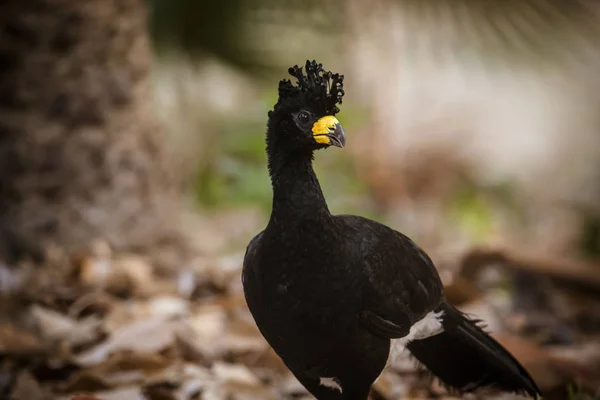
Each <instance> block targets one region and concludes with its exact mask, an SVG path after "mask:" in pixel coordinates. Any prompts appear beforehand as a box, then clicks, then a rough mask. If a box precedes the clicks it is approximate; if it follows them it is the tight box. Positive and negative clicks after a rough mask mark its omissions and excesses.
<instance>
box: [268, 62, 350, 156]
mask: <svg viewBox="0 0 600 400" xmlns="http://www.w3.org/2000/svg"><path fill="white" fill-rule="evenodd" d="M288 72H289V74H290V75H291V76H293V77H294V78H296V82H295V83H292V82H291V81H290V80H289V79H284V80H282V81H281V82H279V99H278V101H277V104H275V107H274V108H273V111H270V112H269V134H268V136H267V141H268V142H276V143H277V145H278V146H279V147H284V146H285V147H287V148H291V149H299V150H302V149H307V150H317V149H321V148H326V147H329V146H335V147H344V145H345V144H346V136H345V134H344V129H343V128H342V126H341V125H340V123H339V121H338V120H337V118H336V117H335V114H337V113H338V112H339V111H340V110H339V108H338V107H337V104H342V96H344V88H343V81H344V76H343V75H340V74H333V73H331V72H329V71H325V70H324V69H323V65H322V64H317V63H316V62H315V61H306V65H305V71H303V69H302V67H299V66H297V65H296V66H294V67H291V68H290V69H289V70H288ZM304 72H306V73H304Z"/></svg>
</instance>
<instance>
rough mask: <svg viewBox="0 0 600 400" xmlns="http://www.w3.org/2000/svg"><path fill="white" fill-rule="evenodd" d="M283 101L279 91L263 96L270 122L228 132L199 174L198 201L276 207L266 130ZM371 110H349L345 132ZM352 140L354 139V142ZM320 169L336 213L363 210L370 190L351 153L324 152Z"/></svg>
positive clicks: (236, 126) (235, 124) (266, 208)
mask: <svg viewBox="0 0 600 400" xmlns="http://www.w3.org/2000/svg"><path fill="white" fill-rule="evenodd" d="M276 101H277V92H276V91H275V90H268V91H265V93H264V94H263V96H262V101H261V102H262V103H263V105H264V118H259V120H258V121H239V122H233V123H230V124H229V125H227V126H225V127H224V128H223V132H222V133H221V134H220V135H219V139H220V140H219V143H218V145H217V146H215V149H214V151H213V152H212V153H213V154H212V159H211V160H210V161H209V162H208V163H207V164H208V165H207V166H206V167H204V168H203V169H202V170H201V171H199V173H198V177H197V180H196V186H195V189H196V198H197V199H198V201H199V203H200V205H201V206H203V207H206V208H218V207H237V206H246V205H252V206H258V207H260V208H261V209H262V210H263V211H264V212H265V213H268V212H269V211H270V208H271V183H270V181H269V176H268V173H267V168H266V165H267V158H266V154H265V129H266V115H267V110H268V109H269V108H270V107H271V105H272V104H273V103H275V102H276ZM367 118H368V116H367V114H366V112H364V111H363V110H360V109H356V108H353V107H346V106H345V111H343V112H341V113H340V114H339V119H340V120H341V121H342V123H343V124H344V127H345V129H346V130H347V131H348V132H351V131H352V130H353V128H354V127H356V126H358V125H359V124H361V123H364V121H366V120H367ZM350 140H351V139H350ZM315 170H316V172H317V174H318V176H319V179H320V181H321V183H322V185H323V190H324V192H325V194H326V196H327V198H328V200H329V204H330V207H331V209H332V210H334V211H335V212H337V213H349V212H358V211H360V213H361V214H364V211H365V210H364V208H363V207H361V206H359V204H363V203H364V202H362V201H361V199H364V197H365V193H366V188H365V185H364V183H363V182H361V181H360V180H359V179H358V178H357V176H356V174H355V169H354V166H353V162H352V158H351V157H350V155H349V154H347V153H346V152H345V151H343V150H342V151H340V150H338V149H333V150H329V151H328V152H327V154H325V153H324V152H318V153H317V155H316V162H315Z"/></svg>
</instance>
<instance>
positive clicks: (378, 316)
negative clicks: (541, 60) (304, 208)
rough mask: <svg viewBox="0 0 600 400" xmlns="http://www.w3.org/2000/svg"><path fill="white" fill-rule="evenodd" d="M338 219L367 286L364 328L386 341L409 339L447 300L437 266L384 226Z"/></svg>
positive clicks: (362, 317) (350, 218)
mask: <svg viewBox="0 0 600 400" xmlns="http://www.w3.org/2000/svg"><path fill="white" fill-rule="evenodd" d="M338 218H339V221H340V222H342V223H343V225H344V228H343V231H344V232H346V233H347V234H348V235H349V236H350V237H349V239H350V240H348V243H352V249H351V251H352V252H353V259H357V260H359V262H360V268H362V270H363V273H364V275H365V278H366V279H365V281H366V282H367V283H366V284H365V285H366V286H365V288H364V299H363V311H362V313H361V315H360V320H361V322H362V324H363V326H365V327H366V328H367V329H368V330H369V331H370V332H371V333H372V334H374V335H376V336H379V337H383V338H390V339H395V338H401V337H404V336H406V335H407V334H408V333H409V331H410V327H411V326H412V325H413V324H414V323H415V322H416V321H419V320H420V319H422V318H423V317H424V316H425V315H426V314H427V313H429V312H431V311H433V310H435V309H436V308H437V307H438V306H439V305H440V303H441V301H442V300H443V286H442V282H441V280H440V277H439V274H438V272H437V270H436V268H435V266H434V264H433V262H432V261H431V259H430V258H429V257H428V256H427V254H426V253H425V252H424V251H423V250H421V249H420V248H419V247H418V246H417V245H416V244H415V243H414V242H413V241H412V240H411V239H410V238H408V237H407V236H405V235H403V234H401V233H400V232H397V231H395V230H393V229H391V228H389V227H387V226H385V225H383V224H380V223H378V222H375V221H372V220H369V219H366V218H362V217H357V216H351V215H341V216H338Z"/></svg>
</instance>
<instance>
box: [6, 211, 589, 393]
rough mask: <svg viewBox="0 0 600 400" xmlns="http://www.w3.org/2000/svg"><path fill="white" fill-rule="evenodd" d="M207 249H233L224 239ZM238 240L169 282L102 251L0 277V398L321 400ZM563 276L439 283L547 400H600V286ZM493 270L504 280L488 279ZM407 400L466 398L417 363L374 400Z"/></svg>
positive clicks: (580, 266)
mask: <svg viewBox="0 0 600 400" xmlns="http://www.w3.org/2000/svg"><path fill="white" fill-rule="evenodd" d="M227 218H235V219H236V221H238V222H239V221H242V220H244V219H243V218H241V216H240V214H239V213H238V214H236V215H235V216H229V217H228V216H222V217H221V219H220V220H219V221H220V222H219V223H224V224H228V223H229V222H228V220H227ZM215 221H216V220H215V219H213V220H212V222H213V223H215ZM246 221H247V223H246V224H245V225H244V224H243V223H241V225H240V226H243V227H242V228H241V229H242V233H238V235H240V236H242V237H244V238H245V237H246V236H248V237H249V235H250V232H252V231H254V230H255V229H256V230H257V229H258V228H259V225H260V223H261V222H260V219H257V218H255V217H253V216H251V215H249V216H247V218H246ZM209 225H210V224H209ZM217 225H218V223H217ZM212 226H213V228H214V229H215V232H219V228H218V227H216V228H215V224H213V225H212ZM200 236H202V237H203V238H204V239H203V240H206V241H209V240H213V241H219V240H222V243H221V244H220V246H221V247H222V248H226V247H227V246H228V244H227V243H228V239H227V238H221V239H219V237H218V234H215V233H214V232H205V233H204V234H203V235H200ZM236 240H237V242H236V243H237V244H236V245H232V248H235V249H236V250H231V249H230V250H228V251H227V252H225V253H226V254H227V255H226V256H222V255H211V256H206V257H204V258H202V259H200V260H198V261H197V262H195V263H194V265H191V266H189V267H185V268H182V269H181V270H180V271H178V272H177V273H175V274H171V275H168V276H167V275H159V274H158V273H157V272H156V271H155V269H154V268H153V267H152V265H150V263H148V262H147V261H146V260H144V259H143V258H141V257H139V256H137V255H134V254H114V253H113V252H112V251H111V250H110V248H109V247H108V245H106V244H105V243H102V242H98V243H95V244H94V245H93V246H91V250H90V251H89V253H88V254H79V255H69V256H65V255H61V254H60V252H56V254H50V257H49V258H48V259H47V261H46V265H44V266H33V265H27V264H24V265H22V266H20V267H19V268H18V269H15V268H9V267H6V266H4V267H2V266H0V283H1V286H0V293H1V296H2V299H1V302H0V304H1V306H0V311H1V313H0V315H2V316H3V317H2V318H1V319H0V398H2V399H4V398H9V399H15V400H46V399H78V400H91V399H102V400H130V399H150V400H192V399H203V400H221V399H223V400H225V399H231V400H258V399H261V400H263V399H264V400H269V399H273V400H275V399H286V400H287V399H290V400H291V399H310V398H311V397H310V396H309V395H308V393H307V392H306V391H305V390H304V388H303V387H302V386H301V385H300V384H299V383H298V382H297V381H296V379H295V378H294V377H293V376H292V375H291V374H290V373H289V371H288V370H287V369H286V368H285V366H284V365H283V364H282V362H281V361H280V359H279V358H278V357H277V356H276V355H275V354H274V353H273V351H272V350H271V349H270V348H269V346H268V345H267V343H266V342H265V341H264V339H263V338H262V336H261V335H260V333H259V332H258V330H257V328H256V326H255V324H254V322H253V320H252V317H251V315H250V314H249V312H248V310H247V307H246V304H245V301H244V297H243V293H242V287H241V282H240V272H241V262H242V258H243V246H241V245H240V244H241V243H242V242H243V241H241V238H237V239H236ZM234 242H235V240H234ZM434 258H435V257H434ZM556 263H559V264H560V262H559V261H556V260H552V261H547V260H543V258H540V257H536V256H527V255H522V254H513V253H511V252H508V251H507V250H493V251H491V250H489V249H471V250H469V251H468V252H467V253H465V254H462V255H459V256H458V257H456V259H454V260H448V261H446V262H440V265H442V267H441V268H440V269H441V272H442V277H443V278H444V281H445V285H446V288H447V295H448V298H449V299H450V301H452V302H453V303H455V304H457V305H458V306H459V307H460V308H461V309H462V310H464V311H466V312H469V313H472V314H476V315H477V316H478V317H479V318H481V319H483V320H484V321H485V323H486V324H487V325H488V329H489V330H490V331H491V332H492V333H493V334H494V336H495V337H496V338H497V339H498V340H499V341H500V342H501V343H503V344H504V345H505V346H506V347H507V348H508V349H509V350H510V351H512V352H513V354H514V355H515V356H516V358H517V359H519V360H520V361H521V362H522V363H523V364H524V365H525V367H526V368H527V369H528V370H529V371H530V372H531V374H532V375H533V377H534V378H535V379H536V381H537V382H538V384H539V386H540V388H541V389H542V391H543V392H544V395H545V398H547V399H580V400H591V399H596V398H600V397H599V396H600V390H599V388H600V323H599V321H600V318H598V314H600V302H599V301H598V300H597V298H598V297H600V296H597V294H598V292H599V289H598V288H599V287H600V285H598V279H597V278H595V276H596V274H594V273H593V270H590V269H589V268H591V267H590V266H589V265H587V264H585V263H576V262H573V261H565V262H564V263H565V264H561V265H558V266H557V265H556ZM490 264H495V265H496V266H497V267H496V268H495V269H494V268H492V269H490V268H483V267H486V266H488V265H490ZM481 269H485V270H486V271H487V272H484V273H481V274H480V273H478V272H479V270H481ZM596 270H597V269H596ZM449 271H450V272H451V273H450V272H449ZM565 271H566V272H565ZM590 271H592V272H591V273H590ZM507 281H510V282H513V283H512V284H511V285H507V284H506V282H507ZM515 282H516V283H515ZM518 282H521V283H520V285H521V286H523V285H525V287H526V288H527V289H526V290H525V291H524V292H525V294H524V295H523V294H522V295H519V294H518V293H517V292H518V288H519V283H518ZM528 282H529V283H528ZM531 282H535V283H534V284H531ZM542 282H543V284H542ZM550 284H552V285H553V286H552V289H551V290H552V291H553V292H552V293H553V298H558V297H560V298H561V300H560V304H561V305H562V307H558V309H560V310H559V311H557V309H556V308H551V307H546V306H547V304H546V305H540V304H538V303H539V302H537V303H536V302H535V301H529V300H528V299H531V296H530V295H531V294H532V293H536V290H537V289H536V288H537V287H540V288H541V289H540V290H542V291H545V290H548V287H549V286H547V285H550ZM596 285H598V286H596ZM507 287H509V288H510V289H507ZM586 291H590V293H592V292H594V291H595V295H587V294H586V293H588V292H586ZM594 297H596V299H595V300H594ZM569 299H570V300H569ZM569 301H570V302H569ZM572 304H578V305H579V306H574V305H572ZM565 305H568V306H567V307H565ZM516 310H520V311H516ZM523 310H526V311H523ZM549 310H550V311H549ZM594 394H595V396H596V397H594ZM399 398H406V399H428V398H437V399H450V398H456V397H453V396H452V395H451V394H449V393H448V392H447V391H446V390H445V389H444V388H443V387H442V386H441V385H439V384H438V383H437V382H436V381H435V380H432V379H430V377H429V375H428V374H427V373H426V372H425V371H423V370H422V369H421V368H419V367H418V366H417V365H416V364H415V363H414V362H413V361H412V360H411V359H410V358H409V357H408V356H407V357H406V359H405V360H400V361H399V362H397V363H395V364H394V365H391V366H390V367H389V368H387V369H386V371H385V372H384V373H383V374H382V376H381V377H380V379H379V380H378V381H377V382H376V384H375V385H374V389H373V393H372V399H377V400H391V399H399ZM472 398H485V399H512V398H513V397H512V396H508V395H500V394H495V393H485V394H480V395H478V397H472Z"/></svg>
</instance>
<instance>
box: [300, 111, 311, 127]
mask: <svg viewBox="0 0 600 400" xmlns="http://www.w3.org/2000/svg"><path fill="white" fill-rule="evenodd" d="M298 121H300V123H301V124H306V123H307V122H308V121H310V113H309V112H308V111H300V112H299V113H298Z"/></svg>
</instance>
